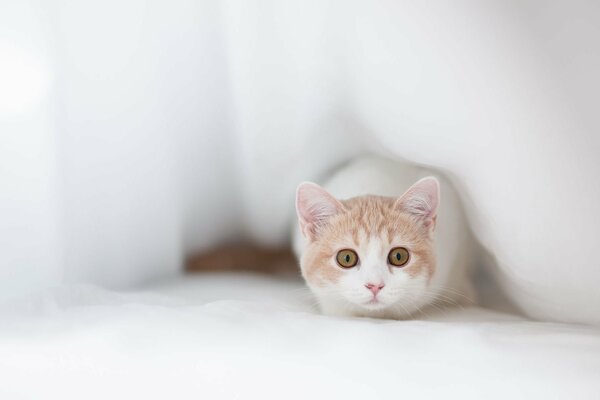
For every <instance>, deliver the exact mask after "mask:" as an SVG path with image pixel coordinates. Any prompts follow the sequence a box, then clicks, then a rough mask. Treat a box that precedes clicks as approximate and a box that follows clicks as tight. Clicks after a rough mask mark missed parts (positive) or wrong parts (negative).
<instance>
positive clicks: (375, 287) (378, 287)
mask: <svg viewBox="0 0 600 400" xmlns="http://www.w3.org/2000/svg"><path fill="white" fill-rule="evenodd" d="M384 286H385V285H384V284H383V283H380V284H379V285H376V284H374V283H367V284H366V285H365V287H366V288H367V289H369V290H370V291H371V292H373V295H374V296H377V293H379V291H380V290H381V289H383V287H384Z"/></svg>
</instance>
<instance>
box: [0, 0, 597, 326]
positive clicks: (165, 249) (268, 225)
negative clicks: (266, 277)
mask: <svg viewBox="0 0 600 400" xmlns="http://www.w3.org/2000/svg"><path fill="white" fill-rule="evenodd" d="M599 24H600V10H599V8H598V7H597V5H596V3H594V2H583V1H582V2H577V1H576V2H572V1H554V2H546V1H544V2H542V1H537V0H527V1H523V2H518V3H510V4H508V3H506V2H504V1H500V0H496V1H491V2H485V3H481V2H469V1H462V0H460V1H455V2H444V1H438V2H434V3H431V2H426V3H425V2H414V1H384V0H381V1H371V2H360V1H346V0H345V1H341V0H332V1H327V2H323V1H312V0H309V1H302V2H282V1H279V0H277V1H275V0H270V1H261V2H248V1H245V0H228V1H210V0H206V1H202V2H198V1H194V0H177V1H170V2H168V3H167V2H162V3H161V2H150V3H149V2H146V1H142V0H127V1H122V0H120V1H116V0H109V1H102V2H97V1H77V2H72V1H66V0H56V1H44V2H42V1H22V0H8V1H3V2H2V3H1V5H0V60H1V62H0V185H1V186H0V188H1V191H2V196H1V197H0V221H2V223H1V224H0V245H1V250H2V251H0V282H1V283H2V290H1V291H0V296H1V298H10V297H14V296H17V295H19V294H23V293H27V292H31V291H35V290H37V289H40V288H44V287H46V286H48V285H52V284H57V283H61V282H83V283H97V284H101V285H104V286H107V287H124V286H131V285H133V284H136V283H139V282H143V281H145V280H147V279H150V278H152V277H156V276H160V275H169V274H174V273H176V271H178V270H179V267H180V265H181V261H182V259H183V258H184V257H185V255H186V254H189V253H190V252H192V251H194V250H198V249H203V248H206V247H208V246H211V245H213V244H215V243H218V242H220V241H222V240H225V239H232V238H238V237H242V236H247V237H250V238H254V239H259V240H261V241H264V242H268V243H276V242H279V243H281V242H284V241H285V240H287V236H288V234H287V232H288V225H289V219H290V216H291V215H292V204H293V190H294V187H295V186H296V184H297V182H299V181H301V180H305V179H317V178H319V177H321V176H323V175H324V174H325V173H326V172H327V170H328V169H330V168H331V167H333V166H334V165H336V164H338V163H339V162H340V161H343V160H345V159H348V158H350V157H352V156H353V155H355V154H357V153H361V152H365V151H372V152H377V153H384V154H388V155H390V156H393V157H397V158H404V159H408V160H410V161H414V162H418V163H423V164H428V165H431V166H434V167H438V168H441V169H443V170H445V171H448V173H449V174H450V176H451V178H452V180H453V182H454V183H455V184H456V185H457V186H458V188H459V190H460V191H461V193H462V194H463V196H464V200H465V201H466V202H467V204H468V209H469V214H470V220H471V223H472V225H473V228H474V230H475V232H476V234H477V236H478V238H479V239H480V240H481V241H482V243H483V244H484V246H485V247H486V248H487V250H488V251H489V257H488V261H489V263H488V266H487V268H488V269H489V270H490V271H491V272H492V273H493V274H494V275H495V277H496V279H497V280H499V281H500V282H501V283H502V284H503V286H504V288H505V290H506V292H507V293H508V295H509V297H510V298H511V299H512V301H513V302H515V303H516V304H517V305H518V306H519V307H521V308H522V309H524V310H525V311H526V312H528V313H529V314H530V315H533V316H535V317H538V318H543V319H551V320H562V321H578V322H586V323H600V291H598V290H597V289H596V286H597V284H596V282H598V281H599V280H600V267H599V264H598V257H597V256H596V253H595V250H596V247H597V240H598V239H597V238H598V237H600V232H599V229H600V228H599V226H600V209H599V208H598V204H600V185H597V184H596V181H597V174H598V171H599V170H600V168H599V167H600V161H599V160H600V158H598V157H597V153H598V151H599V150H600V135H598V134H597V133H598V132H599V131H600V123H599V119H598V113H597V104H599V103H600V101H599V100H600V99H598V95H599V93H600V75H599V74H598V73H597V70H598V64H599V61H600V46H598V45H597V43H598V39H599V34H598V30H597V28H596V27H597V26H598V25H599Z"/></svg>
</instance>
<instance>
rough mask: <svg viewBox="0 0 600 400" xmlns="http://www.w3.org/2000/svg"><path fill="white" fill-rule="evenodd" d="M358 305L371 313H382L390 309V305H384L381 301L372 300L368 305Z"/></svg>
mask: <svg viewBox="0 0 600 400" xmlns="http://www.w3.org/2000/svg"><path fill="white" fill-rule="evenodd" d="M356 305H357V306H359V307H361V308H364V309H365V310H369V311H382V310H385V309H386V308H388V307H389V304H386V303H383V302H381V301H380V300H370V301H368V302H366V303H360V304H356Z"/></svg>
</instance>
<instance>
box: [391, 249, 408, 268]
mask: <svg viewBox="0 0 600 400" xmlns="http://www.w3.org/2000/svg"><path fill="white" fill-rule="evenodd" d="M409 258H410V254H409V253H408V250H406V249H405V248H404V247H394V248H393V249H392V250H390V254H388V261H389V262H390V264H392V265H393V266H394V267H403V266H404V265H406V263H407V262H408V259H409Z"/></svg>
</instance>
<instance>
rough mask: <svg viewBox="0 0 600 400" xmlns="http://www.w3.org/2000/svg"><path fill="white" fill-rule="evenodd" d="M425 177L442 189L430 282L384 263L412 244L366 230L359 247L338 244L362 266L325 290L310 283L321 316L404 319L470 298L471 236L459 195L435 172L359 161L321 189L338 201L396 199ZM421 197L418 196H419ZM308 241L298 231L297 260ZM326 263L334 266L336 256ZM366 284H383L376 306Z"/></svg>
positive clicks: (346, 272)
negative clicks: (374, 197)
mask: <svg viewBox="0 0 600 400" xmlns="http://www.w3.org/2000/svg"><path fill="white" fill-rule="evenodd" d="M428 175H436V176H437V177H438V178H439V181H440V186H441V190H440V192H441V193H440V196H439V198H438V199H439V206H438V208H437V223H436V228H435V231H434V233H433V235H434V248H435V253H436V258H437V265H436V270H435V273H434V275H433V277H432V278H431V280H430V281H428V279H427V277H426V276H425V275H419V276H417V277H414V278H412V277H410V276H409V275H408V273H406V272H405V270H403V269H402V268H393V267H390V266H389V265H388V263H387V256H388V253H389V251H390V249H391V248H392V247H395V246H402V245H404V246H406V247H410V243H407V242H403V240H405V239H403V238H401V237H399V238H397V239H396V241H395V242H394V243H385V242H384V238H380V237H366V235H365V232H359V236H360V243H361V244H360V247H358V248H356V247H355V245H354V244H353V243H351V242H350V238H348V241H349V242H348V243H343V244H341V245H342V247H341V248H343V246H346V247H348V248H353V249H354V250H355V251H356V252H357V253H358V255H359V259H360V264H359V265H357V267H354V268H351V269H345V270H343V271H344V273H343V275H342V278H341V279H340V280H339V282H337V283H336V284H331V285H329V286H328V287H325V288H323V287H316V286H313V285H310V284H309V287H310V288H311V290H312V291H313V293H314V294H315V296H316V297H317V299H318V301H319V304H320V306H321V309H322V311H323V312H324V313H326V314H333V315H355V316H369V317H385V318H405V317H408V316H410V315H414V314H415V313H417V312H419V311H420V310H423V309H425V308H427V307H428V306H431V305H432V304H434V305H435V303H436V302H437V303H439V304H456V303H461V302H464V301H465V300H466V299H467V298H472V297H473V293H472V290H471V289H470V287H471V286H470V283H469V281H468V277H467V271H468V269H469V268H468V267H469V264H470V263H471V260H472V251H471V235H470V233H469V229H468V225H467V223H466V220H465V218H464V214H463V210H462V208H461V204H460V201H459V198H458V196H457V195H456V193H455V192H454V190H453V188H452V186H451V185H450V184H448V182H447V181H446V180H445V179H444V178H443V177H441V176H440V175H439V174H438V173H435V172H434V171H430V170H427V169H425V168H420V167H416V166H413V165H408V164H405V163H398V162H393V161H390V160H387V159H383V158H378V157H361V158H358V159H356V160H354V161H353V162H351V163H349V164H347V165H345V166H343V167H342V168H340V169H339V170H338V171H337V172H335V173H334V174H333V175H332V176H331V177H330V178H329V179H328V180H327V181H326V182H325V183H324V187H325V189H327V191H329V193H331V194H332V195H333V196H335V197H336V198H338V199H348V198H351V197H355V196H360V195H365V194H376V195H383V196H393V197H398V198H400V196H401V195H402V194H403V193H404V192H405V191H406V190H407V189H408V188H410V187H411V186H412V185H413V184H414V183H415V182H417V181H418V180H419V179H421V178H423V177H425V176H428ZM420 195H421V194H419V193H417V197H418V196H420ZM418 199H422V201H423V204H425V205H427V206H428V207H429V204H430V203H431V202H432V199H428V198H426V197H418ZM438 199H434V200H438ZM414 202H415V200H414V198H413V200H410V199H409V202H408V204H409V205H410V204H412V205H414V206H418V207H417V208H418V210H420V211H421V210H422V209H423V204H420V203H419V204H415V203H414ZM306 240H307V239H306V238H303V236H302V234H301V233H300V231H299V229H296V230H295V235H294V248H295V250H296V254H297V255H298V256H299V257H301V256H302V253H303V248H304V246H305V245H306V242H305V241H306ZM330 262H331V263H332V266H334V267H336V262H335V255H334V256H333V257H332V259H331V261H330ZM413 262H419V260H418V259H416V257H411V259H410V260H409V264H410V263H413ZM368 283H373V284H380V283H383V284H385V288H384V289H383V290H381V292H380V293H379V294H378V296H377V298H378V303H377V304H372V303H369V302H370V301H371V300H372V298H373V295H372V293H371V292H370V290H369V289H367V288H366V287H365V285H366V284H368Z"/></svg>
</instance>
